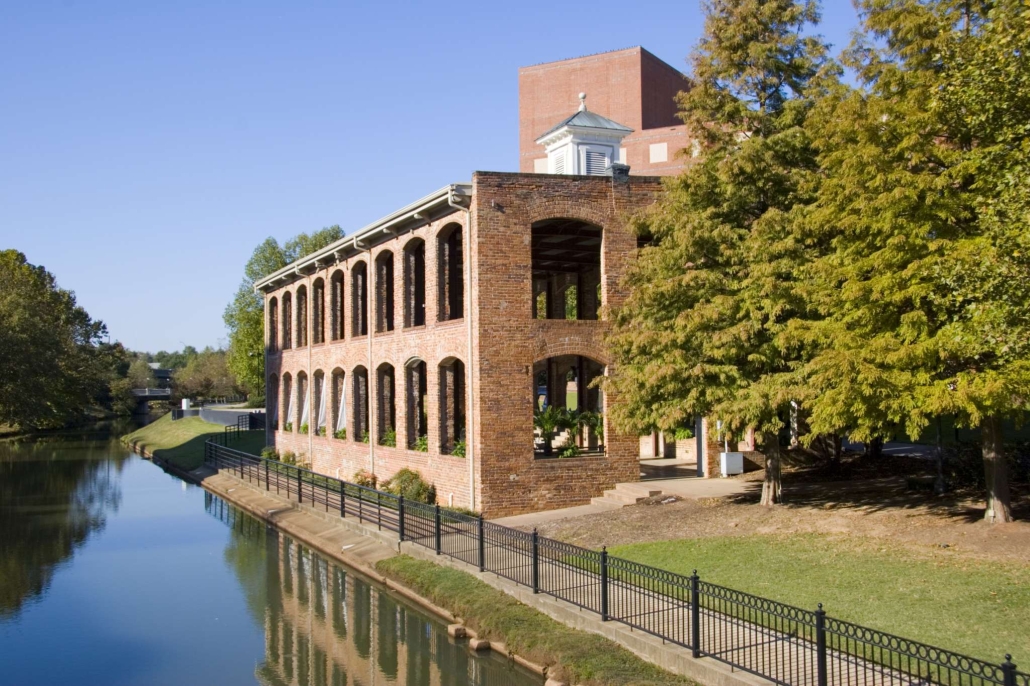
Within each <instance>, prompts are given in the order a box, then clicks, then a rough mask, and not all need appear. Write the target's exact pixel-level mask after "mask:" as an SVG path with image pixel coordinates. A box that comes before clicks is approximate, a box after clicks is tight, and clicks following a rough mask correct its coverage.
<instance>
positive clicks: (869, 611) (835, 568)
mask: <svg viewBox="0 0 1030 686" xmlns="http://www.w3.org/2000/svg"><path fill="white" fill-rule="evenodd" d="M609 552H610V553H611V554H613V555H617V556H619V557H623V558H627V559H630V560H635V561H637V562H641V563H644V564H648V565H652V566H655V567H660V568H662V569H667V570H670V571H673V572H678V573H680V574H685V575H689V574H690V573H691V572H692V570H694V569H697V570H698V574H699V575H700V577H701V578H702V579H704V580H706V581H708V582H710V583H714V584H719V585H722V586H727V587H729V588H732V589H736V590H739V591H745V592H748V593H752V594H755V595H760V596H764V597H766V598H770V599H773V600H778V601H780V602H783V603H787V604H790V605H796V606H798V607H802V608H806V609H810V610H814V609H816V606H817V604H818V603H823V609H825V610H826V612H827V614H829V615H831V616H833V617H836V618H838V619H843V620H846V621H850V622H855V623H858V624H863V625H865V626H867V627H870V628H873V629H878V630H880V631H885V632H888V633H892V634H896V635H898V636H902V637H904V638H910V639H915V640H917V641H922V642H924V643H929V644H931V645H935V646H938V647H940V648H945V649H948V650H952V651H955V652H959V653H964V654H966V655H969V656H972V657H978V658H981V659H984V660H988V661H990V662H994V663H1000V662H1002V661H1003V660H1004V657H1005V654H1006V653H1011V654H1012V657H1013V661H1014V662H1015V663H1016V664H1017V665H1019V667H1020V669H1021V670H1026V669H1028V668H1030V567H1028V566H1026V565H1024V564H1019V563H1015V562H993V561H987V560H980V559H970V558H968V557H965V556H960V555H959V554H957V553H955V552H954V551H949V550H947V549H940V550H933V551H930V552H924V551H912V550H909V549H906V548H904V547H902V546H899V545H895V544H887V545H885V544H884V543H883V542H882V541H876V540H873V539H865V538H856V537H837V536H825V535H818V534H806V535H794V536H748V537H721V538H699V539H682V540H675V541H663V542H658V543H637V544H631V545H624V546H616V547H614V548H610V549H609Z"/></svg>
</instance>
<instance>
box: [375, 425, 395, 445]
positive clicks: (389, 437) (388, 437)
mask: <svg viewBox="0 0 1030 686" xmlns="http://www.w3.org/2000/svg"><path fill="white" fill-rule="evenodd" d="M379 445H381V446H384V447H387V448H396V447H397V430H396V429H387V430H386V431H384V432H383V437H382V438H381V439H380V441H379Z"/></svg>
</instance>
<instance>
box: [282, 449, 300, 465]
mask: <svg viewBox="0 0 1030 686" xmlns="http://www.w3.org/2000/svg"><path fill="white" fill-rule="evenodd" d="M279 461H280V462H282V463H283V464H292V465H296V464H297V453H295V452H293V451H292V450H287V451H285V452H284V453H283V454H282V457H280V458H279Z"/></svg>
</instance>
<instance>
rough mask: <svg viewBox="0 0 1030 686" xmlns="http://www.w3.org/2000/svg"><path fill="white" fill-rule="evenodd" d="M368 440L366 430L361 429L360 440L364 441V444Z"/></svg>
mask: <svg viewBox="0 0 1030 686" xmlns="http://www.w3.org/2000/svg"><path fill="white" fill-rule="evenodd" d="M368 441H369V435H368V432H367V431H362V432H361V442H362V443H366V444H367V443H368Z"/></svg>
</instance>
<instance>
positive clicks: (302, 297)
mask: <svg viewBox="0 0 1030 686" xmlns="http://www.w3.org/2000/svg"><path fill="white" fill-rule="evenodd" d="M296 331H297V347H298V348H303V347H304V346H306V345H307V344H308V287H307V286H298V287H297V324H296Z"/></svg>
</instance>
